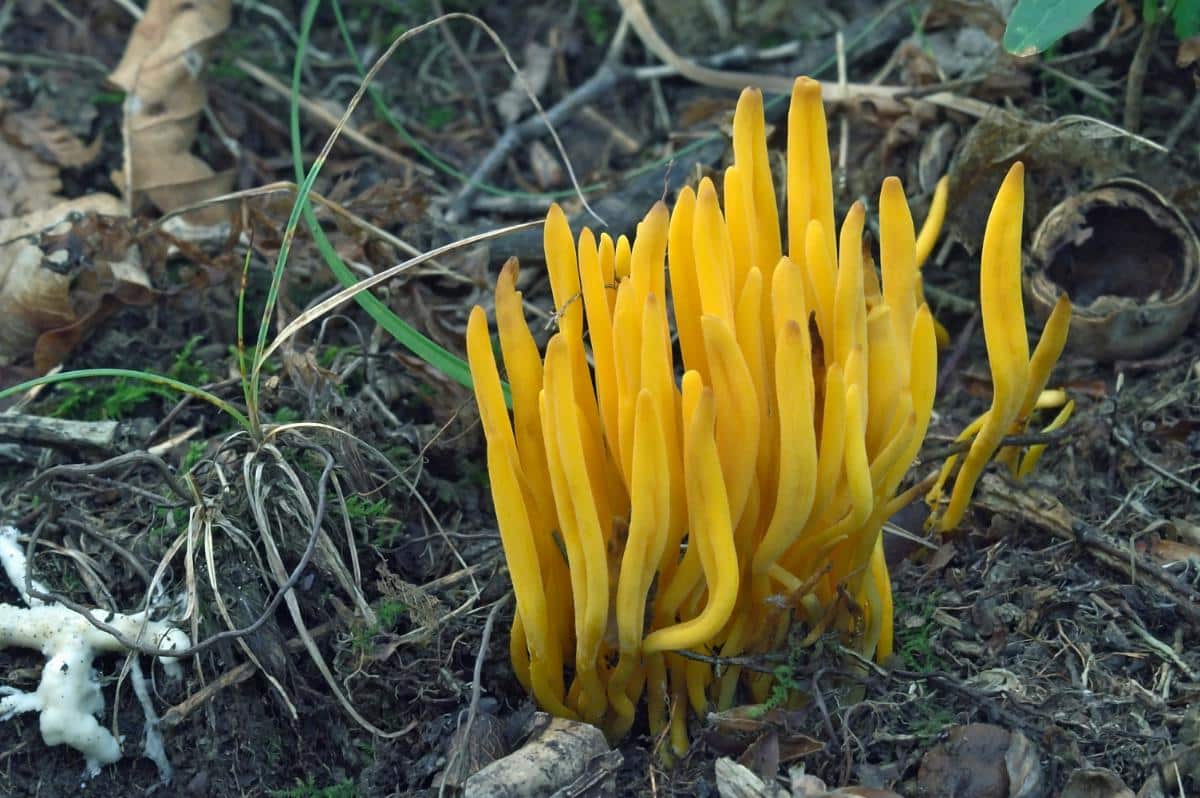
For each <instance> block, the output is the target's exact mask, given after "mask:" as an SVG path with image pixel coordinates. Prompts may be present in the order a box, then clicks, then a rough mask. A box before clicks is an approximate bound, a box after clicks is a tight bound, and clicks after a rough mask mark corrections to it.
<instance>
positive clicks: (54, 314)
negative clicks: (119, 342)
mask: <svg viewBox="0 0 1200 798" xmlns="http://www.w3.org/2000/svg"><path fill="white" fill-rule="evenodd" d="M122 210H123V208H122V205H121V202H120V200H118V199H117V198H116V197H113V196H110V195H108V194H92V195H89V196H87V197H81V198H79V199H77V200H69V201H65V202H61V203H59V204H57V205H55V206H53V207H51V208H46V209H43V210H41V211H37V212H34V213H31V214H26V215H25V216H20V217H16V218H12V219H5V220H3V221H0V365H9V364H11V363H13V362H16V361H29V360H32V361H33V365H34V368H35V369H36V370H37V371H38V372H45V371H48V370H49V369H50V368H52V367H53V366H55V365H57V364H58V363H60V362H61V361H62V360H63V358H64V357H66V355H67V353H69V352H70V351H71V350H72V349H73V348H74V347H75V346H77V345H78V344H79V342H80V341H81V340H83V338H84V337H85V336H86V335H87V333H88V332H90V331H91V330H92V329H93V328H95V326H96V325H97V324H99V323H100V322H101V321H103V320H104V319H105V318H106V317H107V316H108V315H109V314H110V313H112V311H113V310H115V309H116V308H118V307H120V306H121V305H124V304H145V303H147V302H149V301H151V299H152V298H153V296H154V289H153V287H152V286H151V284H150V279H149V277H148V276H147V275H146V272H145V270H144V269H143V268H142V265H141V256H140V252H139V250H138V248H137V246H136V245H135V244H134V243H133V240H132V237H131V236H130V234H129V231H128V230H127V228H126V226H125V221H124V219H121V218H117V219H114V218H113V217H114V216H119V215H120V214H121V213H122Z"/></svg>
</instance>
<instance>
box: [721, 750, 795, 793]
mask: <svg viewBox="0 0 1200 798" xmlns="http://www.w3.org/2000/svg"><path fill="white" fill-rule="evenodd" d="M715 769H716V776H717V792H718V793H719V794H720V796H721V798H789V796H788V791H787V790H785V789H783V788H782V787H780V786H779V785H777V784H775V783H774V782H773V781H771V782H768V781H763V780H762V779H761V778H759V777H758V776H757V775H755V773H754V771H752V770H751V769H750V768H748V767H746V766H745V765H739V764H738V763H737V762H734V761H733V760H732V759H730V758H729V757H727V756H723V757H721V758H720V759H718V760H717V763H716V767H715Z"/></svg>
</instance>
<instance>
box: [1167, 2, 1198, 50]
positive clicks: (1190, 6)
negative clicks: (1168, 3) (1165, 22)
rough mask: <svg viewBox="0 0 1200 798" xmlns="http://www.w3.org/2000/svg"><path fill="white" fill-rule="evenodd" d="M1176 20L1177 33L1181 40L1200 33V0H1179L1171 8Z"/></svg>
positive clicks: (1173, 17)
mask: <svg viewBox="0 0 1200 798" xmlns="http://www.w3.org/2000/svg"><path fill="white" fill-rule="evenodd" d="M1171 19H1173V20H1174V21H1175V35H1176V36H1178V37H1179V40H1180V41H1183V40H1184V39H1190V38H1191V37H1193V36H1195V35H1196V34H1197V33H1200V0H1177V2H1176V3H1175V7H1174V8H1173V9H1171Z"/></svg>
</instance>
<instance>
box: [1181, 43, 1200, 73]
mask: <svg viewBox="0 0 1200 798" xmlns="http://www.w3.org/2000/svg"><path fill="white" fill-rule="evenodd" d="M1197 61H1200V36H1191V37H1189V38H1187V39H1184V40H1183V41H1181V42H1180V43H1179V51H1178V52H1177V53H1175V65H1176V66H1180V67H1189V66H1191V65H1192V64H1194V63H1196V62H1197Z"/></svg>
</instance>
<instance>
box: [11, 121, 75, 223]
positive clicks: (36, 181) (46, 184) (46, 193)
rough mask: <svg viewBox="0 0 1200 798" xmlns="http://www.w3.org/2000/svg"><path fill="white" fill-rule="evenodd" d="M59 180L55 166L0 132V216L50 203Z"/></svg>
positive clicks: (55, 200) (57, 199) (20, 213)
mask: <svg viewBox="0 0 1200 798" xmlns="http://www.w3.org/2000/svg"><path fill="white" fill-rule="evenodd" d="M61 189H62V182H61V181H60V180H59V179H58V169H57V168H56V167H55V166H54V165H52V164H48V163H46V162H45V161H43V160H41V159H40V158H38V157H37V156H36V155H34V154H33V152H31V151H30V150H29V149H27V148H26V147H23V146H21V145H19V144H13V143H11V142H9V141H8V139H7V138H5V137H4V136H0V218H10V217H13V216H21V215H22V214H26V213H32V212H33V211H36V210H39V209H41V208H45V207H46V206H47V205H53V204H54V203H55V202H58V201H60V200H61V199H62V198H61V197H59V196H58V192H59V190H61Z"/></svg>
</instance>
